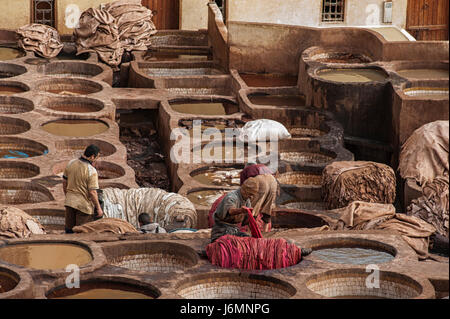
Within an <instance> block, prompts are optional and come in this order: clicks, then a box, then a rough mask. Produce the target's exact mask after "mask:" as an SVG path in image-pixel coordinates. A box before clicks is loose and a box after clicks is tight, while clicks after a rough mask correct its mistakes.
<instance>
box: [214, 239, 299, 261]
mask: <svg viewBox="0 0 450 319" xmlns="http://www.w3.org/2000/svg"><path fill="white" fill-rule="evenodd" d="M206 254H207V255H208V259H209V261H210V262H211V263H212V264H213V265H216V266H219V267H222V268H238V269H248V270H267V269H278V268H285V267H289V266H293V265H296V264H298V263H299V262H300V261H301V249H300V248H298V247H297V246H295V245H293V244H289V243H288V242H287V241H286V240H285V239H283V238H277V239H272V238H253V237H237V236H232V235H225V236H222V237H220V238H219V239H217V240H216V241H215V242H213V243H211V244H209V245H208V246H206Z"/></svg>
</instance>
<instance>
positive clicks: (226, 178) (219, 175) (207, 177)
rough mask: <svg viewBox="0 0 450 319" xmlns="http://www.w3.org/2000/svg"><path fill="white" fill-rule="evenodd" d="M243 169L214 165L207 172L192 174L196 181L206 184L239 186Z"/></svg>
mask: <svg viewBox="0 0 450 319" xmlns="http://www.w3.org/2000/svg"><path fill="white" fill-rule="evenodd" d="M240 172H241V169H236V168H220V167H215V168H214V167H212V168H210V169H208V170H207V171H205V172H202V173H200V174H197V175H194V176H192V178H193V179H195V180H196V181H198V182H200V183H202V184H205V185H214V186H239V185H240V179H239V176H240Z"/></svg>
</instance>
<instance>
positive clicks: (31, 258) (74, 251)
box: [0, 244, 92, 270]
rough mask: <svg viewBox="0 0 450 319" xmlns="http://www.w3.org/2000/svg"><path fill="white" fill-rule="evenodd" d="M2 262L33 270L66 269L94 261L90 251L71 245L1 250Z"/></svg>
mask: <svg viewBox="0 0 450 319" xmlns="http://www.w3.org/2000/svg"><path fill="white" fill-rule="evenodd" d="M0 260H2V261H5V262H7V263H10V264H14V265H18V266H22V267H26V268H33V269H50V270H56V269H65V268H66V267H67V265H70V264H75V265H78V266H83V265H86V264H88V263H89V262H91V261H92V256H91V254H90V253H89V251H88V250H86V249H84V248H82V247H79V246H76V245H71V244H18V245H10V246H6V247H2V248H0Z"/></svg>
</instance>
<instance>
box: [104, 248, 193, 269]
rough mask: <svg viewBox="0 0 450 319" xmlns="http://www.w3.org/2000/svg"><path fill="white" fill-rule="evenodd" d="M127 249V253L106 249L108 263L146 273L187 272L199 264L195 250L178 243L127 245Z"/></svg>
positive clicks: (120, 250) (115, 249)
mask: <svg viewBox="0 0 450 319" xmlns="http://www.w3.org/2000/svg"><path fill="white" fill-rule="evenodd" d="M122 247H123V246H122ZM126 247H127V249H126V251H124V250H123V249H117V248H115V247H105V248H104V252H105V254H106V255H107V258H108V262H109V263H110V264H111V265H114V266H117V267H123V268H127V269H131V270H136V271H145V272H171V271H178V270H185V269H187V268H190V267H193V266H195V265H196V264H197V262H198V254H197V253H196V251H195V250H193V249H192V248H191V247H189V246H185V245H181V244H178V243H170V242H152V243H139V244H127V246H126ZM124 252H125V253H124Z"/></svg>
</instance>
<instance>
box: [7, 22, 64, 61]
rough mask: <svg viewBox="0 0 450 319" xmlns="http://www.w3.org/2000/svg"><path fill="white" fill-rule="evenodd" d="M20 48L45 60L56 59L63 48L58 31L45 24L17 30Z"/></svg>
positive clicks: (30, 25) (29, 25) (33, 24)
mask: <svg viewBox="0 0 450 319" xmlns="http://www.w3.org/2000/svg"><path fill="white" fill-rule="evenodd" d="M16 33H17V36H18V43H19V47H21V48H22V49H24V50H25V51H33V52H34V53H36V54H37V55H39V56H41V57H44V58H54V57H55V56H57V55H58V54H59V52H60V51H61V50H62V48H63V46H64V45H63V44H62V42H61V40H60V38H59V34H58V31H56V29H55V28H52V27H50V26H48V25H45V24H39V23H32V24H27V25H25V26H23V27H20V28H19V29H17V30H16Z"/></svg>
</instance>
